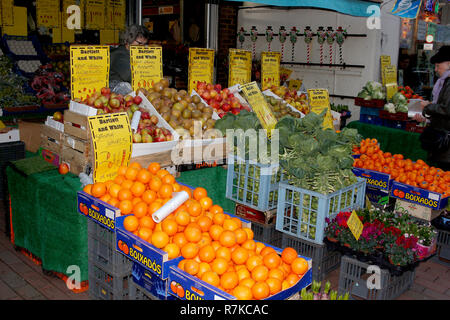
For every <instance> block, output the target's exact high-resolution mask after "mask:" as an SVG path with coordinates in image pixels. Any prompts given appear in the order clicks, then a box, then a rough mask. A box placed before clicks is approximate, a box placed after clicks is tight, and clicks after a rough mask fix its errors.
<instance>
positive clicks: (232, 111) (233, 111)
mask: <svg viewBox="0 0 450 320" xmlns="http://www.w3.org/2000/svg"><path fill="white" fill-rule="evenodd" d="M239 112H241V109H238V108H233V109H231V113H232V114H239Z"/></svg>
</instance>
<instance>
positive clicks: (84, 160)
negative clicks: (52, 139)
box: [61, 145, 93, 175]
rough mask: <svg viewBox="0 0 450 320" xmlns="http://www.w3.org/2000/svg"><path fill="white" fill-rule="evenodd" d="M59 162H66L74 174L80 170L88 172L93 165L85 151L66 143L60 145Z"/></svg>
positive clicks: (77, 173)
mask: <svg viewBox="0 0 450 320" xmlns="http://www.w3.org/2000/svg"><path fill="white" fill-rule="evenodd" d="M61 162H65V163H67V164H68V165H69V168H70V169H69V171H70V172H72V173H73V174H75V175H79V174H80V173H81V172H85V173H86V174H89V173H90V170H91V169H92V166H93V161H92V160H91V158H90V157H88V156H87V155H86V154H85V153H82V152H80V151H78V150H75V149H73V148H71V147H68V146H66V145H63V147H62V152H61Z"/></svg>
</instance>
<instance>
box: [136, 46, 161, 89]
mask: <svg viewBox="0 0 450 320" xmlns="http://www.w3.org/2000/svg"><path fill="white" fill-rule="evenodd" d="M130 65H131V86H132V88H133V90H134V91H136V90H137V89H138V88H145V89H148V88H151V87H152V86H153V84H154V83H156V82H158V81H160V80H161V79H162V78H163V67H162V47H160V46H154V47H143V46H130Z"/></svg>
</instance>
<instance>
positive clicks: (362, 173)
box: [352, 168, 393, 191]
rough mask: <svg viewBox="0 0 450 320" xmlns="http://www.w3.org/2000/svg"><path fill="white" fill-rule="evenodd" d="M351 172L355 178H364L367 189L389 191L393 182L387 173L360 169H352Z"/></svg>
mask: <svg viewBox="0 0 450 320" xmlns="http://www.w3.org/2000/svg"><path fill="white" fill-rule="evenodd" d="M352 171H353V173H354V174H355V176H357V177H361V178H365V179H366V185H367V186H368V187H373V188H377V189H381V190H386V191H389V190H390V187H391V186H392V182H393V180H391V176H390V175H389V174H387V173H383V172H378V171H374V170H368V169H362V168H353V169H352Z"/></svg>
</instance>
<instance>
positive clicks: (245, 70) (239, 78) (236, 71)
mask: <svg viewBox="0 0 450 320" xmlns="http://www.w3.org/2000/svg"><path fill="white" fill-rule="evenodd" d="M229 60H230V61H229V67H228V87H232V86H234V85H235V84H244V83H249V82H250V81H251V80H252V78H251V76H252V53H251V51H248V50H241V49H230V51H229Z"/></svg>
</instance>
